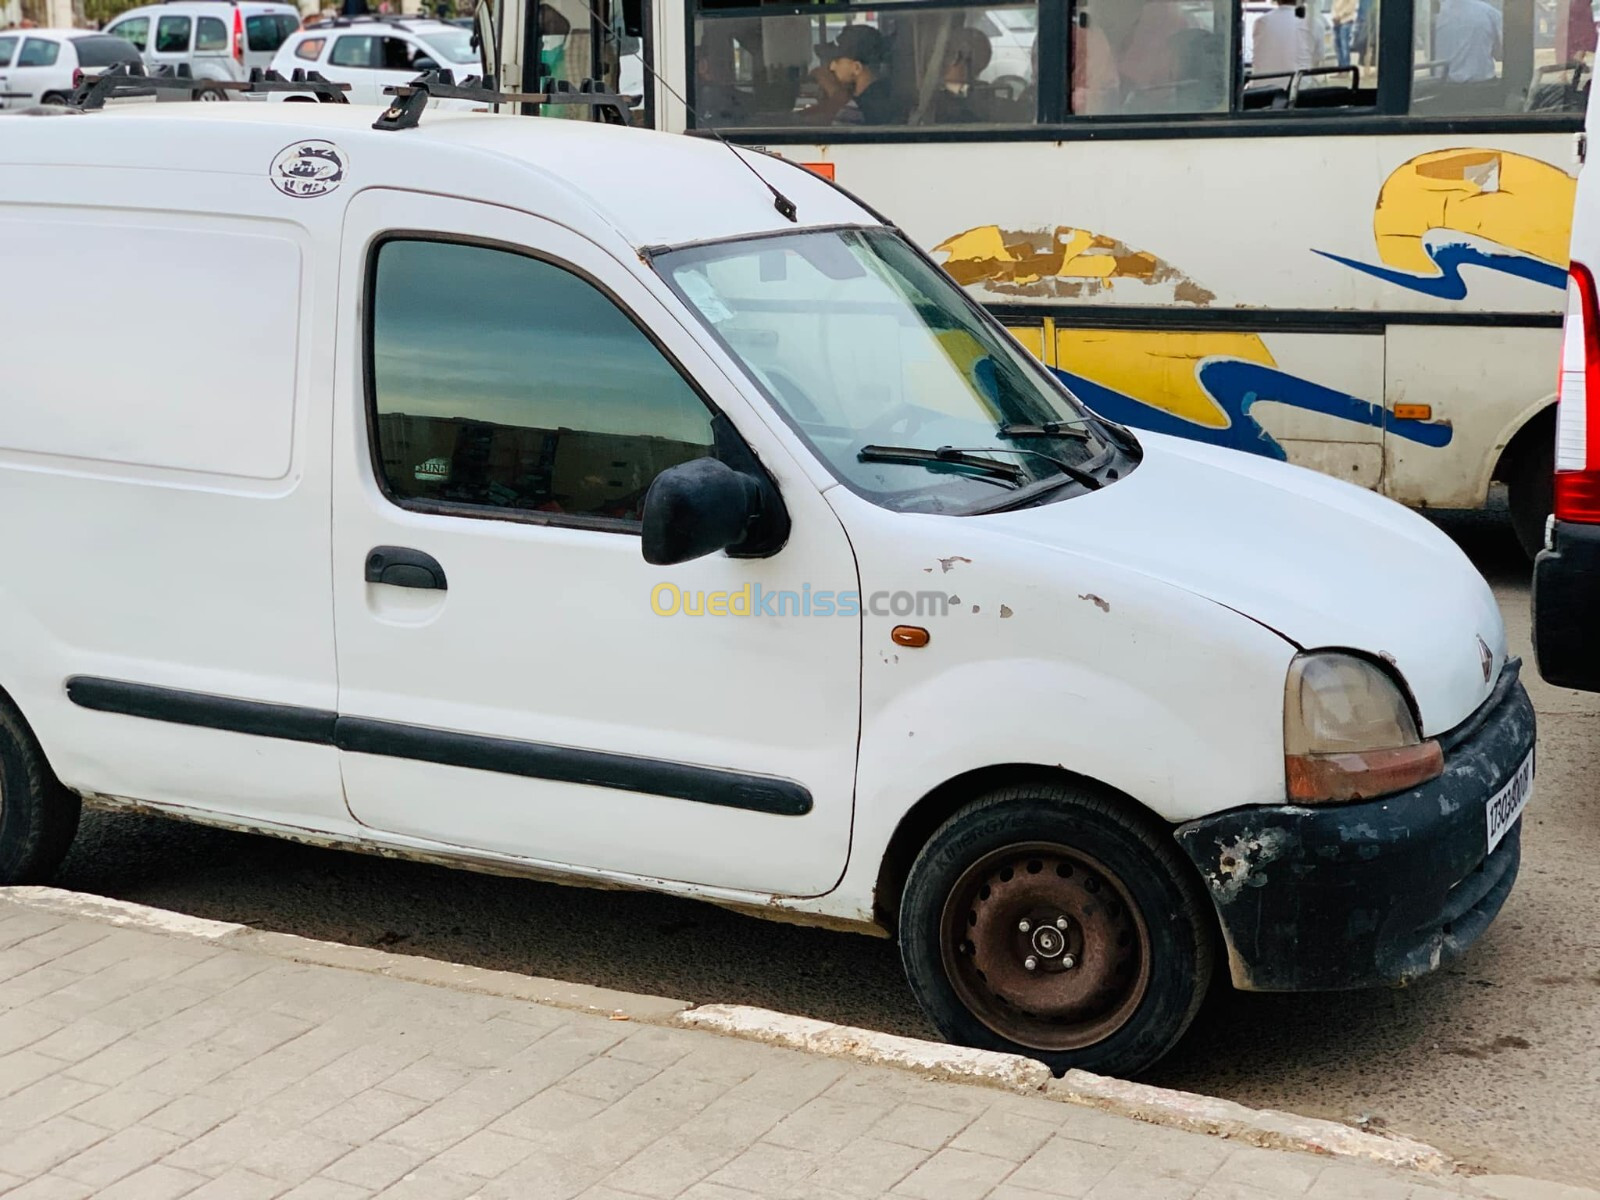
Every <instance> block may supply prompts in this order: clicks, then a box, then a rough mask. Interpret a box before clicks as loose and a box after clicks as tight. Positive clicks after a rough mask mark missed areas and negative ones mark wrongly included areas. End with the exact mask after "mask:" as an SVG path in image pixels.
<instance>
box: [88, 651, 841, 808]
mask: <svg viewBox="0 0 1600 1200" xmlns="http://www.w3.org/2000/svg"><path fill="white" fill-rule="evenodd" d="M67 697H68V699H70V700H71V701H72V702H73V703H74V704H76V705H78V706H79V707H81V708H91V709H95V710H96V711H98V712H109V713H119V714H121V715H124V716H129V717H143V718H145V719H146V720H150V721H166V722H168V723H170V724H174V725H195V726H199V727H201V728H204V729H218V730H222V731H225V732H228V733H245V734H251V735H253V736H255V737H270V738H280V739H284V740H287V741H292V742H311V743H314V744H317V745H323V746H337V747H338V748H339V749H341V750H348V751H350V752H352V753H355V754H376V755H381V756H383V757H385V758H407V759H412V760H415V761H417V762H431V763H438V764H440V765H441V766H447V767H464V768H466V769H468V770H473V771H493V772H495V773H497V774H501V775H521V776H523V777H525V778H528V779H549V780H553V781H555V782H558V783H582V784H588V785H589V786H591V787H603V788H613V789H616V790H619V791H629V792H642V793H644V794H646V795H652V796H666V797H668V798H670V799H674V800H689V801H693V802H695V803H699V804H716V805H721V806H723V807H725V808H742V809H745V810H747V811H750V812H759V813H770V814H772V815H774V816H782V817H803V816H805V815H806V814H807V813H809V812H810V811H811V809H812V799H811V793H810V791H808V790H807V789H806V788H805V787H804V786H802V785H801V784H799V783H796V782H794V781H793V780H790V779H777V778H773V777H771V776H767V775H748V774H745V773H744V772H742V771H728V770H724V769H722V768H720V767H700V766H694V765H692V764H689V763H678V762H669V761H665V760H662V759H654V758H636V757H634V756H632V755H627V754H611V753H608V752H606V751H603V750H580V749H576V748H574V747H571V746H554V745H550V744H548V743H544V742H524V741H519V740H516V739H512V738H496V737H484V736H481V735H479V734H470V733H454V732H451V731H450V730H447V729H433V728H430V727H429V726H426V725H408V724H405V723H403V722H399V721H379V720H374V719H372V718H370V717H347V716H341V715H339V714H338V713H333V712H328V711H326V710H324V709H318V708H301V707H299V706H297V705H292V704H267V703H264V702H262V701H259V700H237V699H233V698H231V697H228V696H213V695H210V694H209V693H206V692H187V691H182V690H180V689H178V688H167V687H157V686H155V685H153V684H147V683H127V682H124V681H122V680H117V679H100V678H96V677H94V676H90V675H74V676H73V677H72V678H70V679H68V680H67Z"/></svg>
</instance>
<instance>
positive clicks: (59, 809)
mask: <svg viewBox="0 0 1600 1200" xmlns="http://www.w3.org/2000/svg"><path fill="white" fill-rule="evenodd" d="M78 813H79V805H78V798H77V797H76V796H74V795H73V794H72V793H71V792H69V791H67V789H66V788H64V787H62V786H61V783H60V782H59V781H58V780H57V779H56V777H55V774H54V772H52V771H51V770H50V764H49V763H47V762H45V758H44V752H43V751H42V750H40V749H39V743H38V742H37V741H35V740H34V736H33V733H32V731H30V730H29V729H28V726H27V724H26V723H25V722H24V721H23V720H22V717H21V716H20V715H19V714H18V713H17V712H16V710H15V709H13V708H11V707H10V706H9V705H6V704H5V703H3V702H0V886H10V885H12V884H18V883H43V882H44V881H45V880H46V879H48V878H49V877H50V876H51V875H52V874H53V873H54V872H55V869H56V868H57V867H58V866H60V865H61V860H62V859H63V858H65V857H66V856H67V849H68V847H70V846H71V845H72V839H73V837H74V835H76V833H77V832H78Z"/></svg>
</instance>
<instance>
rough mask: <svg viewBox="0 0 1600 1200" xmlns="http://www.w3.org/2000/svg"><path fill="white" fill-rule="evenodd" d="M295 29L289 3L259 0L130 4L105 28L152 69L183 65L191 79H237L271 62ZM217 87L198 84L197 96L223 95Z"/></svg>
mask: <svg viewBox="0 0 1600 1200" xmlns="http://www.w3.org/2000/svg"><path fill="white" fill-rule="evenodd" d="M299 28H300V10H299V9H297V8H296V7H295V6H294V5H292V4H273V3H266V2H262V0H238V2H231V0H174V2H173V3H170V4H152V5H147V6H146V7H144V8H131V9H129V10H128V11H127V12H125V13H123V14H122V15H121V16H119V17H118V18H117V19H116V20H115V21H113V22H112V23H111V24H110V25H108V26H106V32H107V33H108V34H110V35H112V36H113V37H119V38H122V39H123V40H124V41H126V42H128V43H129V44H130V45H132V46H133V47H134V48H135V49H137V50H138V51H139V53H140V54H142V55H143V56H144V61H145V64H146V65H147V66H148V67H149V68H150V69H151V70H152V71H155V70H157V69H159V68H162V67H166V68H168V69H171V70H176V69H177V68H178V67H180V66H187V67H188V68H189V72H190V74H191V75H193V77H194V78H195V79H196V80H200V81H204V80H241V79H246V78H248V77H249V74H250V70H251V68H253V67H262V68H266V67H269V66H271V65H272V58H273V55H274V54H276V53H277V52H278V48H279V47H280V46H282V45H283V43H284V40H285V39H286V38H287V37H288V36H289V35H290V34H292V33H294V32H295V31H296V30H297V29H299ZM227 98H228V96H227V93H226V92H223V91H221V90H220V89H217V88H206V87H203V86H201V87H197V88H196V89H195V99H197V100H226V99H227Z"/></svg>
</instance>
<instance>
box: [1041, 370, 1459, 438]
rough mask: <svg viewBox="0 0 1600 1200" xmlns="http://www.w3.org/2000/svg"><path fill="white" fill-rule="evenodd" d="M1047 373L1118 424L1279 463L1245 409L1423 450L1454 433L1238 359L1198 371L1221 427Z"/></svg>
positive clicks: (1072, 377)
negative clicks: (1263, 408) (1315, 416)
mask: <svg viewBox="0 0 1600 1200" xmlns="http://www.w3.org/2000/svg"><path fill="white" fill-rule="evenodd" d="M1051 369H1052V370H1054V371H1055V373H1056V375H1057V376H1058V377H1059V378H1060V379H1061V380H1062V382H1064V383H1065V384H1066V385H1067V386H1068V387H1069V388H1071V389H1072V392H1073V394H1074V395H1075V396H1077V397H1078V399H1080V400H1082V401H1083V402H1084V403H1085V404H1087V405H1088V406H1089V407H1090V408H1092V409H1093V410H1094V411H1095V412H1097V413H1099V414H1100V415H1101V416H1104V417H1108V418H1110V419H1111V420H1113V421H1116V422H1118V423H1120V424H1123V425H1132V426H1133V427H1134V428H1136V429H1148V430H1150V432H1152V433H1167V434H1172V435H1174V436H1176V437H1184V438H1190V439H1192V440H1194V441H1197V442H1207V443H1209V444H1211V445H1213V446H1226V447H1227V448H1228V449H1230V450H1244V451H1246V452H1248V453H1251V454H1260V455H1263V456H1264V457H1267V458H1276V459H1278V460H1279V461H1283V462H1287V461H1288V457H1289V456H1288V455H1287V454H1286V453H1285V452H1284V449H1283V447H1282V446H1280V445H1279V444H1278V442H1277V440H1276V439H1275V438H1274V437H1273V436H1272V435H1271V434H1270V433H1268V432H1267V431H1266V429H1264V428H1263V427H1262V425H1261V423H1260V422H1259V421H1257V420H1256V419H1255V418H1254V417H1253V416H1251V415H1250V409H1251V408H1252V407H1253V406H1254V405H1255V404H1256V403H1257V402H1258V401H1267V402H1270V403H1274V404H1286V405H1288V406H1289V407H1291V408H1299V409H1303V410H1305V411H1307V412H1315V413H1322V414H1323V415H1325V416H1330V417H1338V418H1339V419H1341V420H1345V421H1351V422H1353V423H1355V424H1357V425H1365V426H1368V427H1370V428H1375V429H1384V430H1386V431H1387V432H1389V433H1392V434H1394V435H1395V436H1396V437H1402V438H1405V439H1406V440H1407V441H1410V442H1417V443H1419V444H1420V445H1423V446H1434V447H1438V446H1448V445H1449V444H1450V439H1451V437H1452V436H1454V432H1455V431H1454V430H1453V429H1452V428H1451V427H1450V426H1448V425H1439V424H1433V423H1431V422H1428V421H1413V420H1401V419H1398V418H1395V417H1391V416H1389V414H1388V413H1387V412H1386V411H1385V409H1384V408H1383V406H1382V405H1380V404H1372V403H1370V402H1368V401H1366V400H1362V399H1360V398H1359V397H1356V396H1351V395H1348V394H1347V393H1345V392H1340V391H1336V390H1334V389H1333V388H1327V387H1323V386H1322V385H1321V384H1316V383H1312V382H1310V381H1309V380H1305V379H1300V378H1298V377H1296V376H1294V375H1287V374H1285V373H1284V372H1282V371H1279V370H1276V369H1274V368H1272V367H1265V366H1262V365H1261V364H1259V363H1252V362H1243V361H1240V360H1237V359H1233V360H1221V361H1213V362H1208V363H1205V364H1204V365H1202V366H1201V367H1200V369H1199V372H1198V374H1199V379H1200V383H1201V385H1202V386H1203V387H1204V388H1205V390H1206V392H1207V393H1208V394H1209V395H1210V396H1211V398H1212V399H1213V400H1215V401H1216V403H1217V405H1218V407H1220V408H1221V409H1222V410H1223V412H1224V413H1226V414H1227V417H1228V424H1227V425H1225V426H1223V427H1222V428H1220V429H1213V428H1208V427H1207V426H1204V425H1200V424H1197V423H1196V422H1193V421H1187V420H1185V419H1183V418H1182V417H1179V416H1175V415H1174V414H1172V413H1170V412H1168V411H1166V410H1165V409H1163V408H1161V407H1160V406H1159V404H1157V403H1155V402H1147V401H1144V400H1139V399H1136V398H1134V397H1132V396H1128V395H1125V394H1123V393H1122V392H1119V391H1116V390H1115V389H1113V388H1108V387H1105V386H1103V385H1102V384H1098V383H1096V382H1094V380H1092V379H1086V378H1084V377H1083V376H1081V375H1074V374H1073V373H1072V372H1071V371H1063V370H1061V369H1060V368H1059V367H1055V368H1051Z"/></svg>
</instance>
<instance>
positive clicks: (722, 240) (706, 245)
mask: <svg viewBox="0 0 1600 1200" xmlns="http://www.w3.org/2000/svg"><path fill="white" fill-rule="evenodd" d="M880 232H889V233H897V234H900V236H901V237H902V238H905V240H906V241H907V243H910V242H911V239H910V238H906V236H905V234H904V233H901V231H900V229H899V228H898V227H897V226H894V225H889V224H879V225H868V224H865V223H863V222H861V221H835V222H832V223H830V224H827V225H786V226H784V227H783V228H782V229H763V230H761V231H760V232H758V233H730V234H728V235H727V236H726V237H714V238H698V239H696V240H695V241H692V242H676V243H674V244H672V245H670V246H665V245H663V246H640V247H639V254H640V257H642V258H643V259H644V260H645V261H646V262H647V263H649V264H650V269H651V270H653V271H654V270H655V267H656V259H657V258H661V257H664V256H666V255H668V254H677V253H678V252H679V251H682V250H708V249H711V248H712V247H714V246H732V245H735V244H737V243H740V242H764V241H767V240H769V239H771V238H783V237H794V236H795V235H796V234H797V233H880ZM935 265H936V266H937V265H938V264H935ZM940 269H941V270H942V269H943V268H940ZM656 274H657V275H658V276H659V277H660V278H661V281H662V282H663V283H665V284H666V285H667V286H668V287H669V288H672V294H673V295H675V296H676V295H678V289H677V288H676V287H674V286H673V283H672V280H670V279H668V278H667V277H666V276H665V275H664V274H662V272H660V271H656ZM958 286H959V285H958ZM685 302H686V303H687V300H686V301H685ZM689 308H690V311H691V312H692V311H694V306H693V305H692V304H691V305H690V306H689Z"/></svg>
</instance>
